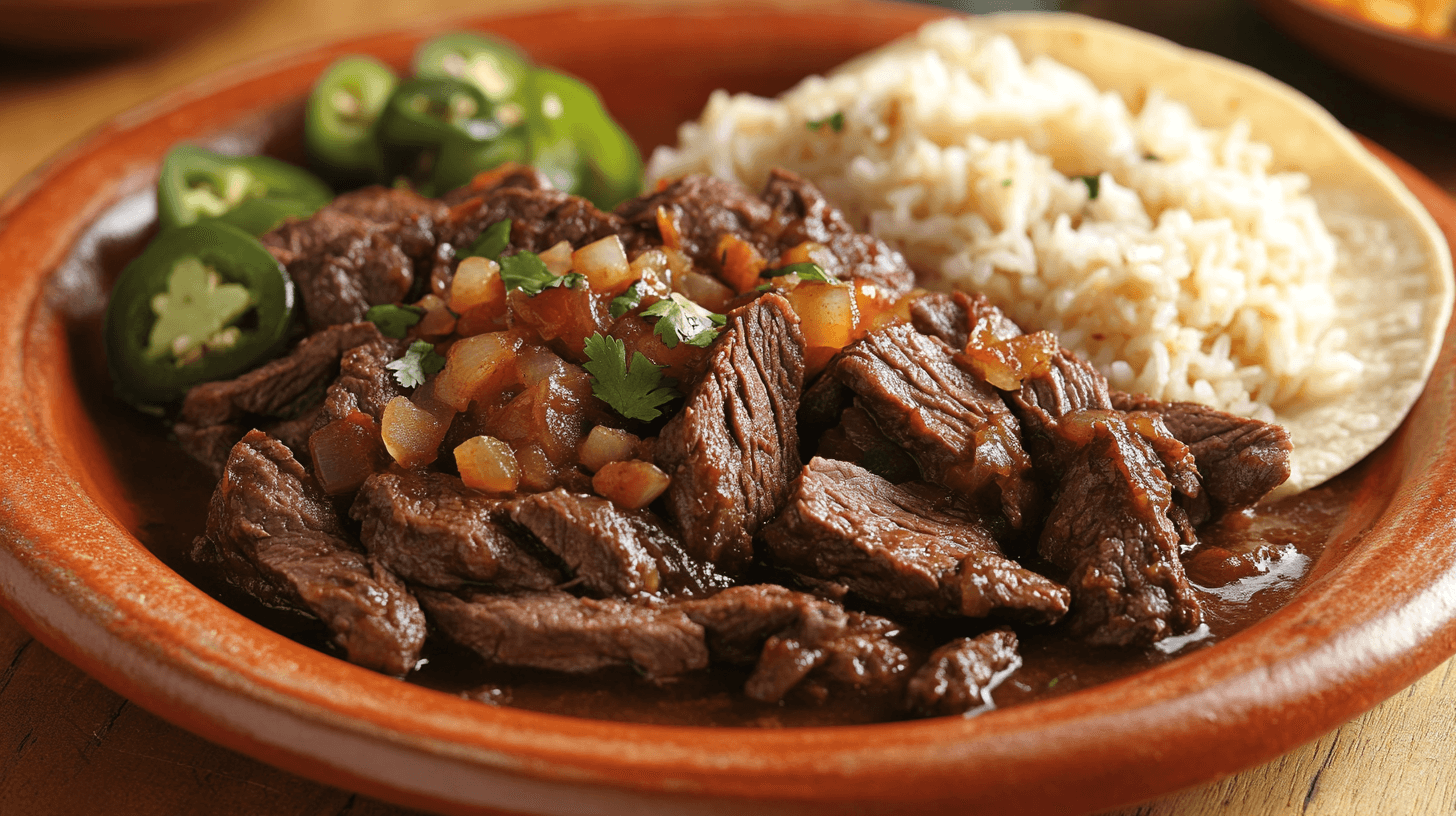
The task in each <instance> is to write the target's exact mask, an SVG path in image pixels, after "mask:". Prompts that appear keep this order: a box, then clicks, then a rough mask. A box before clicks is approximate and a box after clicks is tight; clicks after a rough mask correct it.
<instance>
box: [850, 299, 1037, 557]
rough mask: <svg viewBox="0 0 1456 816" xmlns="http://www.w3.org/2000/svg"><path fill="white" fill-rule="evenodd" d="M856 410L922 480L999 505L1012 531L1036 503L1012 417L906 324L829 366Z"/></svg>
mask: <svg viewBox="0 0 1456 816" xmlns="http://www.w3.org/2000/svg"><path fill="white" fill-rule="evenodd" d="M828 371H829V372H832V376H834V377H835V378H836V379H838V380H839V381H840V382H843V383H844V384H845V385H847V386H849V388H850V389H851V390H852V391H854V393H855V394H856V395H857V398H856V400H855V404H856V405H858V406H859V407H861V408H863V409H864V410H865V411H866V412H868V413H869V415H870V416H871V417H873V418H874V420H875V424H877V425H878V426H879V427H880V430H881V431H883V432H884V433H885V435H886V436H887V437H889V438H890V439H892V440H894V441H895V442H896V443H897V444H899V445H900V446H901V447H903V448H905V450H907V451H909V453H910V455H911V456H914V457H915V460H916V461H917V462H918V463H919V464H920V469H921V471H922V472H923V473H924V474H925V476H926V478H928V479H930V480H931V481H934V482H937V483H939V484H942V485H945V486H946V487H949V488H951V489H953V490H957V491H961V492H963V493H965V494H967V495H969V496H973V497H977V498H980V499H982V500H986V499H990V500H992V501H994V500H995V498H996V497H995V493H994V492H991V493H989V494H988V491H999V503H1000V506H1001V509H1002V510H1003V511H1004V512H1005V513H1006V517H1007V519H1008V520H1010V522H1011V524H1012V526H1013V527H1016V528H1018V529H1019V528H1021V527H1023V526H1024V525H1025V524H1027V523H1029V516H1030V514H1031V512H1032V511H1033V509H1034V507H1035V506H1036V504H1037V502H1038V501H1039V492H1038V489H1037V486H1036V483H1035V481H1034V480H1033V478H1032V473H1031V461H1030V459H1029V458H1028V457H1027V455H1026V451H1024V450H1023V449H1022V447H1021V441H1020V434H1019V426H1018V423H1017V421H1016V418H1015V417H1014V416H1012V415H1011V412H1010V411H1008V410H1007V408H1006V404H1005V403H1004V402H1002V400H1001V396H1000V395H999V394H998V393H997V392H996V390H995V389H994V388H992V387H991V386H989V385H987V384H986V383H985V382H983V381H981V380H979V379H977V378H976V377H975V376H973V375H971V374H970V373H968V372H966V371H964V370H962V369H961V368H960V367H959V366H957V365H956V364H955V361H954V360H953V359H952V357H951V352H950V349H949V348H948V347H947V346H946V345H945V343H944V342H942V341H941V340H939V339H937V338H934V337H929V336H927V335H924V334H921V333H919V332H917V331H915V330H914V329H913V328H911V327H909V326H905V325H896V326H888V327H886V328H883V329H879V330H877V331H874V332H871V333H870V334H869V335H868V336H867V337H865V338H864V339H863V340H860V341H858V342H856V343H854V344H852V345H850V346H849V347H848V348H846V349H845V350H844V351H843V352H842V353H841V354H840V355H839V356H838V357H836V358H835V359H834V361H833V362H832V363H830V367H829V369H828Z"/></svg>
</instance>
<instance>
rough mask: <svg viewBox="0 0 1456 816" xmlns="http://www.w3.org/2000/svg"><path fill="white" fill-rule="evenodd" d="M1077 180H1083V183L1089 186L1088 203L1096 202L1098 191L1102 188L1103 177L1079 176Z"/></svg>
mask: <svg viewBox="0 0 1456 816" xmlns="http://www.w3.org/2000/svg"><path fill="white" fill-rule="evenodd" d="M1077 178H1079V179H1081V180H1082V183H1083V184H1085V185H1087V200H1088V201H1096V200H1097V193H1098V191H1099V190H1100V189H1101V187H1102V177H1101V176H1077Z"/></svg>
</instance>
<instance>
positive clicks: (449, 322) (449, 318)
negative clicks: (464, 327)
mask: <svg viewBox="0 0 1456 816" xmlns="http://www.w3.org/2000/svg"><path fill="white" fill-rule="evenodd" d="M415 305H416V306H418V307H420V308H421V309H424V310H425V316H424V317H421V318H420V322H419V323H417V324H415V331H416V332H418V333H419V334H420V335H422V336H424V337H444V336H445V335H447V334H451V333H453V332H454V331H455V315H453V314H451V313H450V310H449V309H447V308H445V301H444V300H443V299H441V298H440V297H438V296H436V295H425V296H424V297H422V298H420V299H419V301H418V302H416V303H415Z"/></svg>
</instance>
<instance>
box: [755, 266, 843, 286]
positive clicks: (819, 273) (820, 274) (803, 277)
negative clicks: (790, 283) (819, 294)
mask: <svg viewBox="0 0 1456 816" xmlns="http://www.w3.org/2000/svg"><path fill="white" fill-rule="evenodd" d="M784 275H796V276H798V278H799V280H800V281H819V282H820V283H839V278H836V277H834V276H833V275H831V274H829V273H828V272H826V271H824V267H822V266H820V265H819V264H816V263H808V262H805V263H795V264H789V265H788V266H781V267H779V268H778V269H770V270H768V271H767V272H764V273H763V277H765V278H781V277H783V276H784Z"/></svg>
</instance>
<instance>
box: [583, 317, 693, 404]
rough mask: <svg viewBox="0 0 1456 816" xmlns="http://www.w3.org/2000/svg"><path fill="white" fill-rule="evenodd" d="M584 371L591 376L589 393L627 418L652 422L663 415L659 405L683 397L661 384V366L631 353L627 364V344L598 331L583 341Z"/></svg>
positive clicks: (640, 355)
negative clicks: (630, 359)
mask: <svg viewBox="0 0 1456 816" xmlns="http://www.w3.org/2000/svg"><path fill="white" fill-rule="evenodd" d="M586 356H587V359H588V362H587V363H585V364H584V365H583V366H582V368H585V369H586V371H587V373H588V374H590V375H592V376H591V385H592V393H593V394H596V396H597V398H598V399H600V400H601V401H602V402H605V403H606V404H607V405H610V406H611V407H612V410H614V411H616V412H617V413H619V414H621V415H622V416H624V417H627V418H628V419H640V420H642V421H643V422H651V421H652V420H654V419H657V418H658V417H660V416H662V411H661V410H660V409H661V406H663V405H666V404H667V403H669V402H672V401H673V400H674V399H677V398H678V397H680V396H682V395H681V394H679V393H678V392H677V391H676V390H675V389H673V388H671V387H668V386H666V385H664V384H663V379H662V369H663V368H664V367H663V366H659V365H654V364H653V362H652V361H651V360H649V359H647V357H646V355H644V354H643V353H642V352H640V351H635V352H633V353H632V364H631V366H630V368H629V367H628V365H627V344H626V343H623V342H622V341H621V340H618V339H617V338H615V337H603V336H602V334H601V333H600V332H598V333H596V334H593V335H592V336H591V337H588V338H587V339H586Z"/></svg>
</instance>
